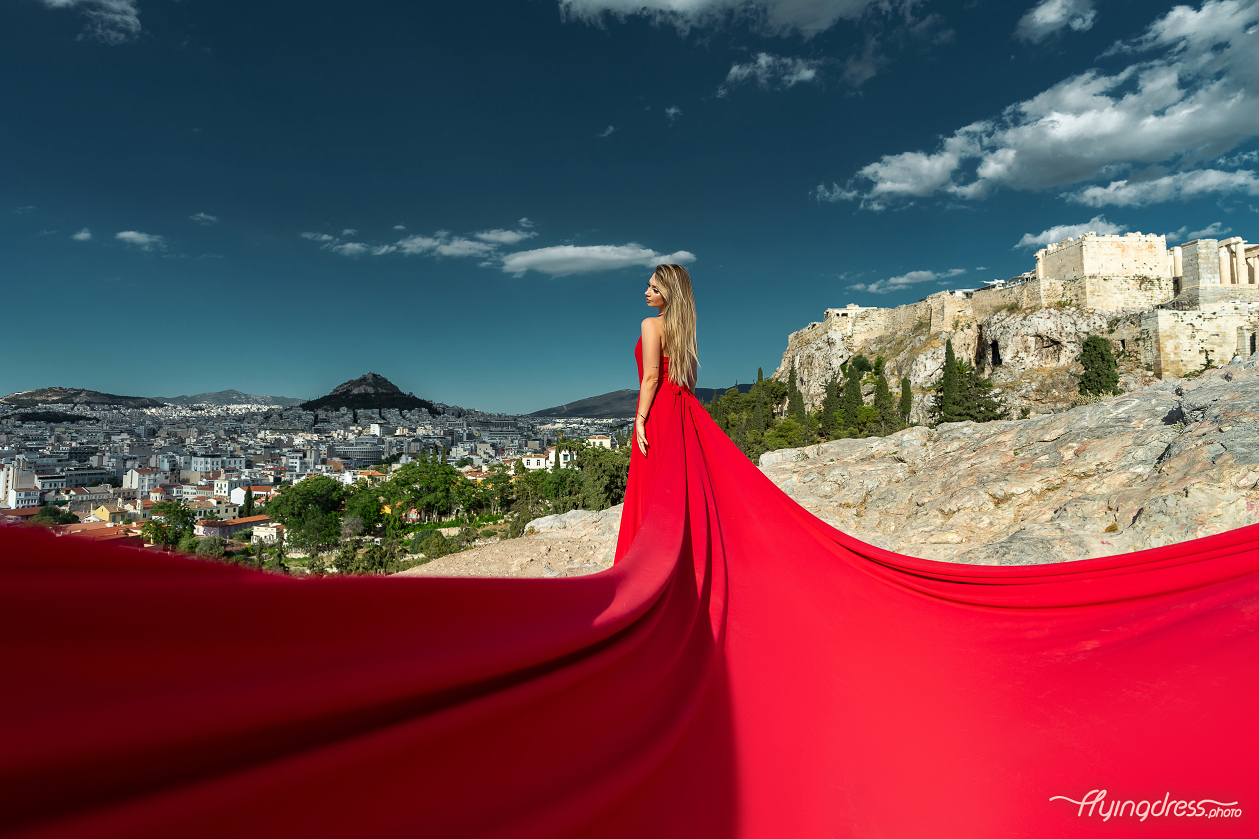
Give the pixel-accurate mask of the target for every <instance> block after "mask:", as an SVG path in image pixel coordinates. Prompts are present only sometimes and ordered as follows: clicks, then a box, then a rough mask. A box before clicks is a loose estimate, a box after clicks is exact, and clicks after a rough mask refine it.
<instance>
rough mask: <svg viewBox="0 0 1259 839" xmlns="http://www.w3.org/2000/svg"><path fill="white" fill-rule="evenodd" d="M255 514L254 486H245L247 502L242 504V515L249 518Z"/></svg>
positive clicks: (243, 517)
mask: <svg viewBox="0 0 1259 839" xmlns="http://www.w3.org/2000/svg"><path fill="white" fill-rule="evenodd" d="M253 514H254V488H253V487H252V486H247V487H245V502H244V503H243V504H241V505H240V517H241V518H242V519H246V518H249V517H250V516H252V515H253Z"/></svg>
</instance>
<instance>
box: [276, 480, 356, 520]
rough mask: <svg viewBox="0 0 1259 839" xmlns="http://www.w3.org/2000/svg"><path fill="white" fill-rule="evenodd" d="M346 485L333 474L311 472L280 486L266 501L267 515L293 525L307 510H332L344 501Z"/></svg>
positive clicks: (303, 516)
mask: <svg viewBox="0 0 1259 839" xmlns="http://www.w3.org/2000/svg"><path fill="white" fill-rule="evenodd" d="M346 492H347V489H346V487H345V485H343V484H342V483H341V482H340V481H338V480H337V479H336V478H332V477H329V476H327V475H312V476H311V477H309V478H306V479H304V480H301V481H298V482H297V483H295V484H293V485H292V486H290V487H285V488H282V489H281V490H280V492H279V494H277V495H276V496H275V497H274V498H272V499H271V500H270V501H269V502H267V515H269V516H270V517H271V518H272V519H274V520H276V521H278V522H280V523H281V524H283V525H284V526H285V527H295V526H297V525H299V524H300V523H301V522H303V521H305V520H306V518H307V513H308V511H309V510H312V509H314V510H317V511H318V512H319V513H320V514H321V515H328V514H335V513H336V512H337V511H339V510H340V509H341V505H342V503H343V502H344V501H345V496H346Z"/></svg>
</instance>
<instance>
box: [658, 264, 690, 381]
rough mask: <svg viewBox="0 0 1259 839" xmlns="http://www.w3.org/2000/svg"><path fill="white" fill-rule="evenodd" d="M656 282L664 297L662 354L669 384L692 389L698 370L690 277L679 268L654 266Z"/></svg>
mask: <svg viewBox="0 0 1259 839" xmlns="http://www.w3.org/2000/svg"><path fill="white" fill-rule="evenodd" d="M655 277H656V283H657V284H658V285H659V287H660V296H661V297H663V298H664V302H665V304H666V305H665V308H664V314H663V320H664V354H665V356H666V357H667V358H668V359H669V381H671V382H673V383H674V384H677V385H684V386H686V387H691V385H692V383H693V382H694V381H695V372H696V370H698V369H699V345H698V344H697V343H696V342H695V320H696V317H695V293H694V292H693V291H691V275H690V274H688V273H686V269H685V268H683V267H682V266H681V265H657V266H656V273H655Z"/></svg>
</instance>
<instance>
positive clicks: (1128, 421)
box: [761, 356, 1259, 565]
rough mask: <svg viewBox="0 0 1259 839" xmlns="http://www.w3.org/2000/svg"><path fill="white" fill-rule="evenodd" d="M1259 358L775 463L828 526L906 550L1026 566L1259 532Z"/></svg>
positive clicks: (836, 445) (769, 460) (839, 443)
mask: <svg viewBox="0 0 1259 839" xmlns="http://www.w3.org/2000/svg"><path fill="white" fill-rule="evenodd" d="M1257 366H1259V356H1255V357H1252V358H1251V359H1249V360H1247V361H1245V362H1241V361H1240V360H1238V363H1234V364H1230V365H1228V366H1227V367H1225V368H1222V369H1218V370H1213V371H1210V372H1207V373H1205V374H1203V375H1202V376H1201V377H1200V378H1196V379H1169V380H1166V381H1163V382H1160V383H1159V384H1157V385H1155V386H1153V387H1150V388H1146V389H1143V390H1139V391H1134V392H1132V393H1128V394H1125V395H1123V396H1117V397H1112V398H1110V399H1107V400H1104V401H1101V402H1097V403H1094V404H1090V405H1083V406H1080V407H1078V408H1075V409H1073V410H1071V411H1066V412H1062V413H1057V414H1050V415H1045V416H1039V417H1034V418H1031V419H1026V420H1020V421H1012V422H994V423H986V424H982V425H977V424H975V423H970V422H965V423H949V424H946V425H942V426H939V427H938V428H935V429H930V428H925V427H915V428H909V429H906V430H904V431H901V432H899V433H897V434H893V435H890V436H888V437H884V438H870V439H865V440H836V441H832V442H829V443H823V444H820V445H818V446H811V447H808V448H805V449H788V450H782V451H775V452H769V453H767V454H765V455H764V456H763V457H762V458H761V467H762V469H763V470H764V471H765V473H766V475H768V476H769V477H770V478H771V479H772V480H773V481H774V482H775V483H776V484H778V485H779V486H781V487H782V488H783V489H784V490H785V491H786V492H787V493H788V494H790V495H791V496H792V497H793V498H794V499H795V500H796V501H798V502H799V503H800V504H802V505H803V506H805V507H807V508H808V509H809V510H810V511H812V512H813V513H814V514H816V515H817V516H819V517H820V518H822V519H824V520H826V521H827V522H829V523H831V524H833V525H834V526H836V527H837V528H839V529H841V530H844V531H846V532H848V533H851V534H852V535H854V536H856V537H858V538H859V539H862V540H864V541H867V542H870V543H872V544H876V545H880V546H882V547H885V548H888V549H890V550H894V551H897V552H899V553H906V554H911V555H913V556H920V557H925V558H928V559H938V560H946V561H950V562H967V563H977V564H985V565H1021V564H1032V563H1042V562H1057V561H1062V560H1071V559H1083V558H1086V557H1094V556H1107V555H1109V554H1116V553H1123V552H1126V551H1135V550H1141V549H1144V548H1152V547H1157V546H1160V545H1167V544H1171V543H1174V542H1182V541H1185V540H1187V539H1193V538H1197V537H1200V536H1207V535H1210V534H1213V533H1220V532H1222V531H1225V530H1231V529H1234V528H1237V527H1242V526H1243V525H1247V524H1253V523H1255V522H1259V489H1257V488H1256V483H1257V482H1259V370H1256V369H1255V368H1256V367H1257Z"/></svg>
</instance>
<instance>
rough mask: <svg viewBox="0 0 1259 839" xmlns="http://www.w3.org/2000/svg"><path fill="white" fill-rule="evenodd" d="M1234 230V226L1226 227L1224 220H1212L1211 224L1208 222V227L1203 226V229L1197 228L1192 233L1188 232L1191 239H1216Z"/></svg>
mask: <svg viewBox="0 0 1259 839" xmlns="http://www.w3.org/2000/svg"><path fill="white" fill-rule="evenodd" d="M1232 232H1233V228H1231V227H1225V226H1224V222H1222V221H1216V222H1212V223H1211V224H1208V225H1207V226H1206V227H1204V228H1202V229H1201V230H1195V231H1193V232H1192V233H1190V234H1188V238H1189V239H1190V240H1193V239H1214V238H1216V237H1217V236H1223V235H1225V234H1226V233H1232Z"/></svg>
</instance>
